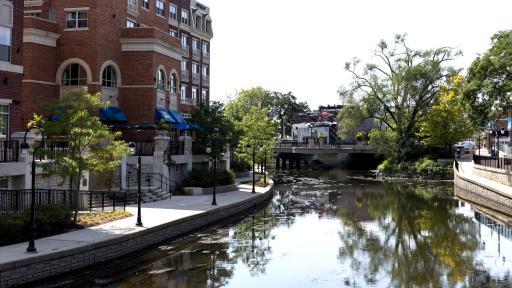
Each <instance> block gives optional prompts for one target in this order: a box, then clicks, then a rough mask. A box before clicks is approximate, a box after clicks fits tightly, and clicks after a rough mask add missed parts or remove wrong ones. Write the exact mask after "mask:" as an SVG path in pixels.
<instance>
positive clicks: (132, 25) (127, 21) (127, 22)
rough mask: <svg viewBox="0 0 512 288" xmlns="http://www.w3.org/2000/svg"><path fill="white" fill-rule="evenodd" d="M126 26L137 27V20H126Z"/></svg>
mask: <svg viewBox="0 0 512 288" xmlns="http://www.w3.org/2000/svg"><path fill="white" fill-rule="evenodd" d="M126 27H127V28H135V27H137V24H135V22H133V21H131V20H126Z"/></svg>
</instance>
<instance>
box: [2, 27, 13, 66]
mask: <svg viewBox="0 0 512 288" xmlns="http://www.w3.org/2000/svg"><path fill="white" fill-rule="evenodd" d="M0 61H3V62H11V28H10V27H5V26H0Z"/></svg>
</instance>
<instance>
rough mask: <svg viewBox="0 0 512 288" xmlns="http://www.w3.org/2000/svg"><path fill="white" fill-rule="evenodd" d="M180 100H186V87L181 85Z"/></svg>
mask: <svg viewBox="0 0 512 288" xmlns="http://www.w3.org/2000/svg"><path fill="white" fill-rule="evenodd" d="M180 90H181V99H185V98H187V86H185V85H181V89H180Z"/></svg>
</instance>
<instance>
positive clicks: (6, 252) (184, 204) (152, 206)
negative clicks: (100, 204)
mask: <svg viewBox="0 0 512 288" xmlns="http://www.w3.org/2000/svg"><path fill="white" fill-rule="evenodd" d="M251 180H252V178H251ZM271 187H272V185H269V186H268V187H266V188H261V187H256V193H255V194H253V193H250V192H251V191H252V186H251V185H246V184H239V185H238V190H237V191H232V192H226V193H222V194H217V204H218V205H217V206H212V205H211V202H212V195H199V196H173V197H172V199H166V200H162V201H159V202H153V203H145V204H143V205H142V213H141V214H142V223H143V225H144V226H143V227H137V226H135V223H136V216H137V205H130V206H127V207H126V210H127V211H130V212H131V213H132V214H133V216H132V217H129V218H125V219H121V220H118V221H114V222H111V223H107V224H103V225H99V226H95V227H91V228H87V229H82V230H77V231H74V232H69V233H64V234H60V235H56V236H52V237H47V238H43V239H37V240H36V248H37V251H38V253H35V254H27V253H25V250H26V248H27V245H28V244H27V242H23V243H19V244H14V245H10V246H4V247H0V267H2V265H5V264H9V263H12V262H17V261H20V260H28V261H30V259H31V258H45V257H44V256H52V254H58V253H62V252H64V251H67V250H72V249H77V248H80V247H84V248H86V247H87V246H90V245H91V244H97V243H101V242H108V241H109V240H113V239H116V238H118V237H122V236H126V235H130V234H134V233H136V232H140V231H141V230H146V229H150V228H153V227H157V226H160V225H163V224H166V223H170V222H174V221H177V220H180V219H183V218H186V217H188V216H192V215H197V214H202V213H203V212H206V211H210V210H214V209H222V208H223V207H224V206H228V205H231V204H234V203H237V202H241V201H244V200H247V199H251V198H254V197H256V196H258V195H261V194H262V193H265V192H268V191H269V190H270V189H271ZM34 260H36V259H34ZM0 272H2V270H1V269H0ZM0 280H2V279H1V278H0ZM0 286H2V285H0ZM2 287H3V286H2Z"/></svg>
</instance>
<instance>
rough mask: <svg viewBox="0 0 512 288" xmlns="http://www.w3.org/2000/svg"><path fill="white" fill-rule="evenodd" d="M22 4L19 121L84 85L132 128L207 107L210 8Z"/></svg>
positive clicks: (39, 0) (154, 0)
mask: <svg viewBox="0 0 512 288" xmlns="http://www.w3.org/2000/svg"><path fill="white" fill-rule="evenodd" d="M2 1H5V0H2ZM24 4H25V10H24V12H25V17H24V19H25V20H24V25H25V29H24V34H23V42H24V43H23V44H24V56H23V60H24V62H25V63H29V65H27V67H26V68H25V71H24V76H23V90H22V97H23V99H24V100H25V101H22V108H23V109H22V115H21V122H22V123H26V122H28V121H29V120H30V119H31V118H32V115H33V113H34V112H36V113H41V112H42V111H41V103H42V102H45V101H49V100H53V99H58V98H59V97H60V96H62V95H64V94H66V93H67V92H69V91H72V90H76V89H80V88H81V87H84V86H86V87H88V89H89V91H90V92H92V93H95V92H102V98H103V100H105V101H109V103H110V104H109V105H110V106H111V107H115V108H118V109H120V110H121V111H122V112H124V114H125V115H126V118H127V123H124V124H129V125H134V124H140V123H155V121H157V120H159V119H160V118H162V116H165V115H159V114H160V113H162V112H161V111H164V113H166V112H165V111H169V110H170V111H172V112H176V111H177V112H179V113H180V114H181V115H182V116H184V117H185V118H187V117H189V116H190V114H191V113H192V111H193V109H194V107H195V106H196V105H198V104H199V103H201V102H208V101H209V93H208V88H209V70H210V69H209V58H210V57H209V51H210V40H211V38H212V36H213V34H212V24H211V18H210V15H209V8H208V7H206V6H204V5H202V4H200V3H198V2H195V1H190V0H111V1H102V0H51V1H50V0H31V1H25V3H24ZM20 61H21V59H20ZM157 108H158V109H157ZM163 118H164V119H165V117H163ZM106 121H107V122H108V121H116V119H108V117H107V119H106Z"/></svg>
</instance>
